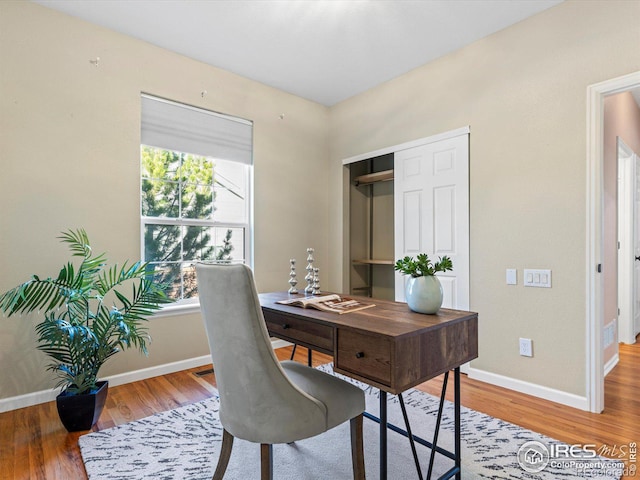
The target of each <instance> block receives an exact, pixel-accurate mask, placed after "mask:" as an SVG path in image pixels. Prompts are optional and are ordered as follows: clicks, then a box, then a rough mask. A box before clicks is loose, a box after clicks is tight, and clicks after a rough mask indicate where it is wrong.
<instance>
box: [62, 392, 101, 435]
mask: <svg viewBox="0 0 640 480" xmlns="http://www.w3.org/2000/svg"><path fill="white" fill-rule="evenodd" d="M97 385H98V390H97V391H96V392H95V393H86V394H84V395H66V394H65V392H62V393H61V394H60V395H58V396H57V397H56V404H57V406H58V415H59V416H60V420H61V421H62V424H63V425H64V428H66V429H67V431H69V432H80V431H82V430H90V429H91V427H93V426H94V425H95V424H96V422H97V421H98V418H100V414H101V413H102V409H103V408H104V404H105V402H106V401H107V391H108V390H109V382H107V381H104V382H98V383H97Z"/></svg>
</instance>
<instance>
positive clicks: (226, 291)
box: [196, 264, 365, 480]
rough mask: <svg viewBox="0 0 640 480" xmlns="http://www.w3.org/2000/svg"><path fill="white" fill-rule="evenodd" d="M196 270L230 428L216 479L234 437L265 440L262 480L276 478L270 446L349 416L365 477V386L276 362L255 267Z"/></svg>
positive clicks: (356, 467) (358, 467)
mask: <svg viewBox="0 0 640 480" xmlns="http://www.w3.org/2000/svg"><path fill="white" fill-rule="evenodd" d="M196 270H197V278H198V294H199V297H200V308H201V310H202V316H203V318H204V324H205V328H206V331H207V336H208V338H209V346H210V349H211V357H212V360H213V367H214V371H215V376H216V383H217V386H218V392H219V394H220V422H221V423H222V426H223V428H224V431H223V436H222V450H221V453H220V457H219V459H218V466H217V467H216V471H215V473H214V475H213V478H214V480H216V479H222V478H223V476H224V473H225V471H226V468H227V464H228V461H229V457H230V455H231V448H232V446H233V438H234V437H237V438H241V439H244V440H248V441H250V442H255V443H260V444H261V447H260V454H261V472H262V473H261V478H262V480H267V479H271V478H272V477H273V465H272V463H273V450H272V444H274V443H290V442H295V441H297V440H302V439H304V438H308V437H312V436H315V435H318V434H320V433H323V432H325V431H327V430H329V429H331V428H333V427H335V426H337V425H339V424H341V423H343V422H346V421H347V420H350V421H351V456H352V464H353V476H354V478H355V479H358V480H359V479H364V478H365V474H364V455H363V445H362V412H363V411H364V408H365V403H364V393H363V392H362V390H360V389H359V388H357V387H356V386H354V385H351V384H350V383H348V382H345V381H343V380H341V379H339V378H337V377H334V376H332V375H329V374H326V373H324V372H321V371H318V370H316V369H313V368H309V367H307V366H305V365H302V364H300V363H296V362H291V361H284V362H282V363H280V362H279V361H278V359H277V358H276V356H275V354H274V352H273V349H272V348H271V342H270V340H269V335H268V332H267V328H266V325H265V322H264V317H263V315H262V309H261V308H260V302H259V299H258V294H257V291H256V287H255V284H254V281H253V275H252V272H251V269H249V267H247V266H246V265H240V264H236V265H218V264H199V265H197V266H196ZM327 460H328V461H330V459H327Z"/></svg>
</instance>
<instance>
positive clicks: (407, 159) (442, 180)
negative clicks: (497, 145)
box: [394, 134, 469, 310]
mask: <svg viewBox="0 0 640 480" xmlns="http://www.w3.org/2000/svg"><path fill="white" fill-rule="evenodd" d="M394 170H395V173H394V177H395V179H394V219H395V220H394V222H395V241H394V244H395V246H394V248H395V258H396V259H398V258H401V257H404V256H406V255H409V256H414V257H415V256H416V255H418V254H419V253H426V254H428V255H429V258H430V259H432V260H437V259H438V257H442V256H444V255H447V256H449V257H450V258H451V260H452V261H453V267H454V269H453V271H452V272H445V273H439V274H438V278H439V279H440V282H441V283H442V289H443V291H444V300H443V304H442V306H443V307H445V308H455V309H461V310H468V309H469V135H467V134H465V135H460V136H457V137H454V138H450V139H447V140H441V141H437V142H433V143H429V144H426V145H421V146H419V147H413V148H409V149H406V150H401V151H398V152H396V153H395V156H394ZM406 280H407V279H406V276H404V275H400V274H399V273H398V272H396V282H395V297H396V300H397V301H400V302H404V301H405V296H404V286H405V282H406Z"/></svg>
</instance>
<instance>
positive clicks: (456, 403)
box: [453, 367, 462, 480]
mask: <svg viewBox="0 0 640 480" xmlns="http://www.w3.org/2000/svg"><path fill="white" fill-rule="evenodd" d="M453 395H454V399H453V408H454V417H455V422H454V423H455V447H454V453H455V456H456V467H458V473H456V480H462V461H461V459H460V455H461V450H462V449H461V448H460V443H461V442H460V437H461V435H460V433H461V429H460V423H461V422H460V367H456V368H455V369H454V370H453Z"/></svg>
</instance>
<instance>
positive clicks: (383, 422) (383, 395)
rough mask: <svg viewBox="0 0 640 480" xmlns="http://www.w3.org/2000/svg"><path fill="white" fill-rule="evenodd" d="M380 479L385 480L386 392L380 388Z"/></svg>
mask: <svg viewBox="0 0 640 480" xmlns="http://www.w3.org/2000/svg"><path fill="white" fill-rule="evenodd" d="M380 480H387V392H385V391H384V390H380Z"/></svg>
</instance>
